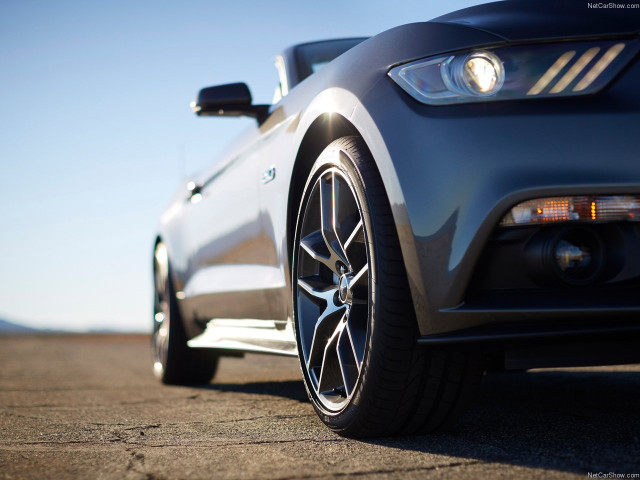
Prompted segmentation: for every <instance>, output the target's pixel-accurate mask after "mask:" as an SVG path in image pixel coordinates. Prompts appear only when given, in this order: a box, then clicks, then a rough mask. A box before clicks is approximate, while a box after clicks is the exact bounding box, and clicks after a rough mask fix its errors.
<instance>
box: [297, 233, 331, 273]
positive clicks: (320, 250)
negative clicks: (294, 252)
mask: <svg viewBox="0 0 640 480" xmlns="http://www.w3.org/2000/svg"><path fill="white" fill-rule="evenodd" d="M300 246H301V247H302V249H303V250H304V251H305V252H307V253H308V254H309V256H310V257H311V258H313V259H314V260H315V261H316V262H320V263H322V264H323V265H325V266H326V267H327V268H329V269H330V270H331V271H333V272H336V257H335V255H332V254H331V253H330V252H331V250H329V247H327V243H326V241H325V239H324V235H323V234H322V231H321V230H316V231H315V232H313V233H310V234H309V235H307V236H306V237H304V238H303V239H302V240H300ZM336 273H337V272H336Z"/></svg>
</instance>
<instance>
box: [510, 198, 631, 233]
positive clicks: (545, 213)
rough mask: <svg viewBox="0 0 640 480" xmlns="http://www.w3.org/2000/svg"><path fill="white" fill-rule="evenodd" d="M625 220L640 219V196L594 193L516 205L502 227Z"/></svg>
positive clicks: (538, 199)
mask: <svg viewBox="0 0 640 480" xmlns="http://www.w3.org/2000/svg"><path fill="white" fill-rule="evenodd" d="M622 221H627V222H638V221H640V196H638V195H594V196H575V197H546V198H536V199H534V200H527V201H526V202H522V203H519V204H518V205H516V206H515V207H513V208H512V209H511V210H510V211H509V213H507V214H506V215H505V216H504V218H503V219H502V221H501V222H500V226H501V227H513V226H518V225H531V224H540V223H546V224H549V223H558V222H622Z"/></svg>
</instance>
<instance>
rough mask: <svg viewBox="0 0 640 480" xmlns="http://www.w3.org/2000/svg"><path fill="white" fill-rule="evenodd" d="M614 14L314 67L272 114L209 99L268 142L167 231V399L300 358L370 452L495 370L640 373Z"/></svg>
mask: <svg viewBox="0 0 640 480" xmlns="http://www.w3.org/2000/svg"><path fill="white" fill-rule="evenodd" d="M598 6H600V7H602V6H603V4H596V3H593V4H590V3H588V2H586V1H579V2H576V3H574V4H572V3H569V2H547V1H518V0H516V1H508V2H499V3H491V4H486V5H482V6H478V7H473V8H469V9H465V10H461V11H458V12H455V13H451V14H449V15H445V16H443V17H439V18H436V19H435V20H432V21H430V22H426V23H413V24H410V25H404V26H401V27H397V28H394V29H391V30H389V31H386V32H384V33H381V34H379V35H376V36H375V37H372V38H369V39H364V38H351V39H340V40H328V41H322V42H314V43H307V44H302V45H297V46H295V47H292V48H290V49H288V50H286V51H285V52H284V53H283V54H282V55H280V56H278V57H277V59H276V68H277V70H278V74H279V78H280V84H279V85H278V87H277V90H276V98H275V99H274V103H273V105H256V104H253V103H252V101H251V94H250V93H249V89H248V88H247V86H246V85H245V84H243V83H235V84H227V85H221V86H216V87H209V88H205V89H203V90H201V91H200V93H199V94H198V96H197V97H196V99H195V100H194V102H193V103H192V105H191V107H192V109H193V111H194V112H195V113H196V114H198V115H201V116H238V115H246V116H251V117H254V118H255V120H256V122H255V125H254V126H253V127H251V128H250V129H249V130H248V131H247V132H246V133H245V134H244V135H243V136H241V137H240V138H239V139H237V140H236V141H235V143H233V144H232V145H231V146H230V148H229V149H228V150H227V151H226V153H225V154H224V155H223V156H222V157H221V158H219V159H218V161H217V162H216V163H215V164H214V165H212V166H211V168H210V169H208V170H207V171H204V172H203V173H202V174H201V175H198V176H196V177H194V178H192V179H191V180H190V181H189V182H188V184H187V185H186V188H185V187H183V188H181V189H180V190H179V191H178V193H177V194H176V196H175V197H174V199H173V201H172V203H171V204H170V206H169V207H168V209H167V210H166V211H165V213H164V214H163V216H162V219H161V224H160V228H159V231H158V235H157V238H156V241H155V249H154V273H155V307H154V308H155V310H154V313H155V321H154V333H153V355H154V370H155V372H156V374H157V375H158V376H159V377H160V379H161V380H162V381H163V382H165V383H172V384H190V383H206V382H209V381H210V380H211V378H212V377H213V375H214V373H215V370H216V366H217V360H218V358H219V357H220V356H223V355H242V353H243V352H262V353H272V354H282V355H291V356H297V357H298V358H299V360H300V365H301V370H302V376H303V378H304V383H305V385H306V388H307V391H308V394H309V398H310V399H311V403H312V404H313V406H314V408H315V410H316V411H317V413H318V415H319V416H320V418H321V419H322V421H323V422H324V423H326V425H327V426H328V427H329V428H331V429H333V430H334V431H336V432H338V433H340V434H341V435H346V436H352V437H358V436H372V435H389V434H397V433H413V432H426V431H433V430H437V429H441V428H443V427H445V426H446V425H448V424H450V423H451V422H452V421H453V420H455V419H456V417H458V416H459V415H460V413H461V412H462V411H463V408H464V406H465V405H466V404H467V402H468V400H469V399H472V398H473V395H474V392H475V391H476V387H477V386H478V384H479V382H480V379H481V377H482V375H483V372H484V371H486V370H524V369H527V368H534V367H550V366H568V365H590V364H608V363H630V362H638V361H640V223H638V222H639V221H640V61H639V58H638V57H639V55H638V50H639V46H640V37H639V32H640V9H631V8H627V9H623V8H598ZM604 6H606V5H604ZM212 128H215V125H212Z"/></svg>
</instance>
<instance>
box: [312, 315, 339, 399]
mask: <svg viewBox="0 0 640 480" xmlns="http://www.w3.org/2000/svg"><path fill="white" fill-rule="evenodd" d="M343 329H344V323H343V322H342V321H340V322H338V325H337V326H336V328H335V329H334V331H333V334H332V335H331V337H329V340H327V342H326V344H325V347H324V351H323V355H322V366H321V368H320V375H319V376H318V392H330V391H332V390H333V391H336V390H337V389H338V388H339V387H341V386H343V385H344V377H343V372H342V369H341V366H340V358H339V355H338V340H339V338H340V333H342V330H343Z"/></svg>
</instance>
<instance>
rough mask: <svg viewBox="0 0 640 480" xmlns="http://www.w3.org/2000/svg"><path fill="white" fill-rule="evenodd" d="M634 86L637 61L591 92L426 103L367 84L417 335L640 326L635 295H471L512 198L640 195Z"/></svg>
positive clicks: (386, 84)
mask: <svg viewBox="0 0 640 480" xmlns="http://www.w3.org/2000/svg"><path fill="white" fill-rule="evenodd" d="M639 84H640V61H639V60H638V58H636V59H635V60H634V62H633V63H632V64H631V65H630V66H629V67H628V68H627V69H626V70H625V71H624V72H623V73H622V75H621V76H620V77H619V78H618V79H616V80H615V81H614V82H613V83H612V84H611V85H609V86H608V87H607V88H606V89H605V90H604V91H602V92H600V93H599V94H597V95H595V96H592V97H579V98H573V99H553V100H540V101H519V102H502V103H500V102H495V103H485V104H476V105H459V106H449V107H428V106H425V105H421V104H419V103H418V102H416V101H414V100H413V99H411V98H410V97H409V96H408V95H406V94H405V93H404V92H403V91H401V90H400V89H399V88H398V87H397V86H396V85H395V84H393V82H392V81H390V80H389V81H381V82H379V83H378V84H377V85H376V87H375V88H374V89H372V91H371V92H370V93H369V94H368V95H367V97H366V98H365V100H364V102H363V104H362V106H361V107H362V109H363V111H366V112H367V114H368V115H369V116H370V117H371V118H372V119H374V122H375V126H376V129H377V130H378V132H376V135H377V136H376V135H372V134H371V133H368V132H366V131H365V132H363V135H364V136H365V140H367V137H369V138H370V142H368V143H369V145H370V146H371V148H372V153H373V156H374V158H376V161H379V160H378V159H379V158H385V157H388V158H390V159H392V160H391V163H392V170H393V172H394V174H395V176H396V177H397V185H398V187H399V188H395V187H394V186H389V188H388V192H390V201H391V204H392V208H393V211H394V213H395V214H396V220H397V223H398V229H399V237H400V241H401V247H402V250H403V255H404V258H405V265H406V268H407V273H408V277H409V282H410V286H411V291H412V295H413V299H414V305H415V309H416V315H417V318H418V323H419V328H420V332H421V334H422V336H423V340H424V339H429V338H437V336H442V335H445V336H447V335H448V336H449V337H451V338H454V337H455V335H453V336H452V335H451V334H453V333H455V332H463V331H465V330H466V331H467V332H473V330H468V329H474V328H481V327H482V328H491V329H497V330H496V331H498V332H499V331H500V330H501V329H502V330H503V331H505V332H514V333H513V334H515V335H517V332H519V331H521V330H520V329H521V326H523V325H530V324H531V323H532V322H533V324H534V325H535V328H536V329H537V331H538V332H547V333H548V334H549V335H554V334H557V333H559V332H561V331H574V330H577V331H585V330H588V329H593V331H597V330H598V329H601V328H606V327H607V325H608V324H612V322H613V323H615V322H622V324H620V325H618V326H617V327H616V328H618V327H619V328H622V329H623V330H624V329H625V328H629V329H631V330H634V329H636V326H637V325H640V295H639V296H637V299H636V298H635V297H636V296H635V295H633V294H629V295H626V296H623V297H624V298H621V299H620V300H619V301H618V300H616V296H615V295H613V296H612V297H611V298H610V299H609V300H608V301H606V302H602V301H598V302H595V303H594V302H593V301H591V302H586V303H585V301H584V298H585V296H584V295H582V296H581V294H580V291H579V288H573V289H571V290H570V292H571V293H570V294H569V295H567V296H566V298H562V297H559V299H558V301H555V302H551V303H546V304H543V305H540V304H538V303H537V302H536V301H535V297H531V296H530V298H529V300H526V299H525V300H521V299H518V297H517V296H513V295H509V294H504V292H502V294H495V292H493V296H491V295H489V294H488V296H487V297H486V298H485V299H484V300H483V301H481V302H477V296H476V298H475V299H473V300H472V299H471V296H472V290H473V289H472V288H471V287H472V284H473V279H474V276H475V275H477V272H478V268H480V266H481V259H482V257H483V254H484V252H485V249H486V248H487V245H488V243H489V241H490V239H491V237H492V235H493V234H494V232H495V231H496V227H497V225H498V224H499V222H500V220H501V219H502V217H503V216H504V215H505V213H507V212H508V211H509V209H510V208H511V207H513V206H514V205H516V204H518V203H520V202H522V201H524V200H528V199H531V198H537V197H547V196H557V195H589V194H594V195H595V194H639V193H640V138H639V137H638V134H637V131H638V126H640V93H638V88H637V85H639ZM356 114H357V112H356ZM356 117H357V115H356ZM408 126H410V127H408ZM365 130H366V129H365ZM378 134H379V135H378ZM376 138H378V139H380V138H381V139H384V140H383V141H384V145H381V142H380V141H376ZM379 167H380V169H381V171H382V173H383V179H384V180H385V182H387V181H388V179H387V178H386V177H385V172H387V171H389V169H388V168H387V166H385V165H380V164H379ZM394 180H395V179H394ZM407 232H409V233H407ZM637 251H638V255H640V245H639V246H638V250H637ZM629 288H632V289H633V288H635V286H634V285H631V286H630V287H629ZM585 292H586V291H585ZM585 318H588V319H589V322H587V323H585V322H584V320H585ZM616 325H617V324H616ZM476 334H477V333H476Z"/></svg>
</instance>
